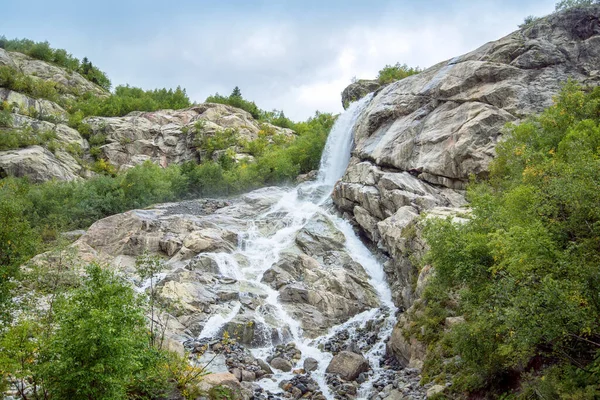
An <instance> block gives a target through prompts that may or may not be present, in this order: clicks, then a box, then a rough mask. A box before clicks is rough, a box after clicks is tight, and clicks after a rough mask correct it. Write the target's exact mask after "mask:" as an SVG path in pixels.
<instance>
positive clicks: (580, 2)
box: [555, 0, 600, 11]
mask: <svg viewBox="0 0 600 400" xmlns="http://www.w3.org/2000/svg"><path fill="white" fill-rule="evenodd" d="M599 3H600V1H598V0H561V1H559V2H558V3H556V7H555V8H556V11H564V10H568V9H569V8H575V7H589V6H591V5H594V4H599Z"/></svg>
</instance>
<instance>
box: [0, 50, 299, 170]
mask: <svg viewBox="0 0 600 400" xmlns="http://www.w3.org/2000/svg"><path fill="white" fill-rule="evenodd" d="M0 66H8V67H10V68H13V69H15V70H17V71H19V72H21V73H23V74H25V75H27V76H29V77H31V78H32V79H35V80H43V81H51V82H53V83H55V84H56V85H57V86H58V88H59V89H60V90H59V91H58V92H59V93H60V96H59V99H58V100H57V101H58V102H59V103H60V104H64V103H67V104H68V100H72V99H75V98H77V97H78V96H81V95H83V94H86V93H87V94H89V93H91V94H92V95H94V96H99V97H103V96H108V95H109V93H108V92H107V91H106V90H104V89H102V88H101V87H99V86H97V85H95V84H93V83H92V82H90V81H88V80H87V79H85V78H84V77H83V76H81V75H80V74H78V73H77V72H73V71H67V70H65V69H64V68H61V67H58V66H56V65H53V64H50V63H47V62H44V61H40V60H36V59H33V58H31V57H28V56H26V55H24V54H21V53H17V52H10V51H5V50H4V49H0ZM0 104H3V105H8V106H9V107H10V108H11V110H12V113H13V114H12V120H13V124H12V126H11V127H0V129H17V130H22V129H24V128H25V127H27V126H28V127H32V128H33V129H34V130H36V131H37V132H39V133H43V134H46V133H48V132H57V133H59V136H58V138H56V139H55V141H54V142H53V143H52V144H50V143H49V142H44V143H39V145H40V146H41V147H43V148H44V149H45V150H46V151H43V152H42V151H41V150H40V149H32V148H21V149H11V150H10V152H3V153H0V176H7V175H10V176H28V177H30V178H31V179H32V180H34V181H38V182H41V181H45V180H49V179H58V180H74V179H79V178H81V177H83V178H87V177H90V176H93V175H94V174H93V173H92V172H90V169H93V168H91V167H92V166H93V162H94V160H95V159H98V158H102V159H104V160H105V161H106V162H108V163H110V164H111V165H112V166H114V167H115V169H116V170H117V171H124V170H126V169H128V168H131V167H133V166H135V165H138V164H141V163H143V162H145V161H148V160H149V161H151V162H153V163H156V164H159V165H161V166H163V167H166V166H168V165H171V164H181V163H184V162H187V161H192V162H201V161H206V160H207V159H208V158H209V157H212V158H213V159H214V160H217V159H218V157H219V156H220V155H222V154H223V153H224V152H225V151H226V149H221V150H218V151H215V152H214V153H213V154H207V153H206V151H204V150H203V149H202V142H203V141H205V140H206V139H207V138H209V137H211V136H214V135H215V134H217V133H218V132H223V131H225V130H228V129H230V130H232V131H235V135H236V139H235V140H233V142H235V143H233V144H232V145H231V146H230V147H229V149H231V150H233V151H234V153H235V159H236V160H241V159H243V158H247V159H252V156H251V155H250V154H247V153H246V150H245V149H244V146H243V142H246V141H252V140H255V139H257V138H258V137H259V133H261V132H262V133H263V134H264V135H263V136H264V137H266V138H273V137H275V136H276V135H284V136H287V137H291V136H293V135H294V132H293V131H292V130H290V129H285V128H280V127H277V126H274V125H271V124H268V123H261V122H259V121H257V120H255V119H254V118H253V117H252V116H251V115H250V114H249V113H248V112H246V111H244V110H241V109H238V108H235V107H231V106H227V105H223V104H211V103H205V104H199V105H196V106H193V107H190V108H187V109H181V110H159V111H155V112H139V111H135V112H132V113H130V114H128V115H125V116H123V117H90V118H86V119H85V120H84V121H83V122H84V123H86V124H88V125H89V127H90V128H91V129H90V130H91V132H85V133H86V137H85V138H84V137H82V136H81V135H80V134H79V132H77V131H75V130H73V129H71V128H69V127H68V126H67V125H66V123H67V121H68V120H69V114H68V113H67V111H66V110H65V109H64V108H63V107H61V106H60V105H59V104H57V103H55V102H52V101H49V100H46V99H41V98H40V99H37V98H33V97H31V96H29V95H26V94H24V93H19V92H16V91H14V90H10V89H8V88H0ZM49 121H50V122H49ZM67 131H68V136H69V137H68V138H67V139H68V140H64V139H65V136H64V135H60V133H61V132H63V133H64V132H67ZM87 135H90V136H92V138H90V140H92V139H93V144H94V146H90V144H89V143H88V140H87V139H86V138H88V136H87ZM74 141H76V142H77V143H78V144H79V146H78V147H77V148H74V147H72V146H71V147H70V148H69V150H70V151H69V152H66V151H65V150H66V149H67V148H68V146H69V145H70V144H71V143H72V142H74ZM51 147H55V148H56V147H58V148H59V151H58V152H56V151H54V150H52V149H51ZM92 147H93V149H92ZM60 149H62V151H60ZM47 150H51V151H47ZM73 154H76V155H77V157H72V156H71V155H73Z"/></svg>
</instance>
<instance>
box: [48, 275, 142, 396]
mask: <svg viewBox="0 0 600 400" xmlns="http://www.w3.org/2000/svg"><path fill="white" fill-rule="evenodd" d="M54 307H55V310H56V311H55V319H56V325H57V328H56V330H55V332H54V333H53V336H52V338H51V340H50V341H49V344H48V348H47V349H46V352H45V353H46V354H45V359H44V361H45V362H44V364H43V365H42V366H41V368H40V370H41V371H40V375H41V376H42V379H43V382H44V383H43V385H44V388H45V389H46V390H47V391H48V392H49V393H50V395H51V397H54V398H59V399H90V398H96V399H124V398H126V392H127V387H128V384H129V382H131V381H132V376H134V375H135V373H136V372H138V371H139V370H140V358H141V356H142V355H143V354H144V353H145V352H147V351H148V349H149V346H148V338H147V335H146V332H145V330H146V328H145V324H146V322H145V318H144V314H143V309H142V307H141V303H140V302H139V299H138V298H137V296H136V294H135V292H134V290H133V289H132V288H131V287H130V285H129V284H128V283H127V282H126V281H124V280H122V279H120V278H118V277H117V276H115V275H114V274H113V273H112V272H110V271H109V270H108V269H103V268H101V267H100V266H97V265H91V266H89V267H88V268H87V276H86V277H85V278H84V280H83V282H82V285H81V287H79V288H76V289H74V290H73V291H70V292H69V293H68V295H64V296H60V297H59V298H58V299H57V300H56V301H55V305H54Z"/></svg>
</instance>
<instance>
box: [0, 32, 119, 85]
mask: <svg viewBox="0 0 600 400" xmlns="http://www.w3.org/2000/svg"><path fill="white" fill-rule="evenodd" d="M0 48H3V49H5V50H8V51H17V52H19V53H23V54H26V55H28V56H29V57H32V58H35V59H38V60H42V61H46V62H49V63H53V64H56V65H58V66H60V67H63V68H65V69H67V70H69V71H77V72H79V73H80V74H81V75H83V76H84V77H85V78H87V79H88V80H89V81H91V82H94V83H95V84H97V85H99V86H101V87H103V88H104V89H106V90H109V89H110V80H109V79H108V77H107V76H106V74H105V73H104V72H102V71H100V70H99V69H98V68H96V67H95V66H93V65H92V63H91V62H90V61H88V59H87V57H84V59H83V61H82V62H81V63H80V62H79V60H78V59H77V58H75V57H73V56H72V55H71V54H69V53H67V51H66V50H63V49H53V48H52V47H50V43H48V42H34V41H33V40H29V39H12V40H11V39H7V38H6V37H5V36H0Z"/></svg>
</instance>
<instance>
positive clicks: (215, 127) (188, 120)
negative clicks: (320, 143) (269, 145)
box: [85, 103, 294, 170]
mask: <svg viewBox="0 0 600 400" xmlns="http://www.w3.org/2000/svg"><path fill="white" fill-rule="evenodd" d="M85 122H86V123H88V124H89V125H90V126H91V128H92V131H93V133H94V134H100V135H103V136H105V137H106V144H105V145H102V146H101V147H100V151H101V153H102V156H103V157H104V158H105V159H106V160H107V161H109V162H110V163H111V164H112V165H114V166H115V167H117V169H118V170H125V169H128V168H131V167H133V166H135V165H137V164H141V163H143V162H144V161H146V160H150V161H152V162H154V163H157V164H159V165H161V166H163V167H166V166H168V165H170V164H181V163H183V162H186V161H195V162H198V161H204V160H205V159H206V158H207V157H208V155H207V154H203V153H202V152H199V151H198V150H197V147H198V142H199V141H200V140H202V138H205V137H209V136H212V135H214V134H215V133H217V132H219V131H223V130H226V129H233V130H236V131H237V133H238V135H239V138H240V139H245V140H249V141H250V140H254V139H257V138H258V134H259V132H260V131H261V130H271V131H272V133H273V134H279V135H285V136H293V135H294V132H293V131H292V130H290V129H284V128H280V127H276V126H274V125H270V124H261V123H259V122H258V121H257V120H255V119H254V118H252V116H251V115H250V113H248V112H246V111H244V110H241V109H239V108H235V107H231V106H228V105H224V104H212V103H204V104H200V105H197V106H194V107H191V108H187V109H182V110H160V111H155V112H138V111H134V112H132V113H130V114H128V115H126V116H124V117H91V118H87V119H86V120H85ZM234 151H236V153H237V156H236V158H241V157H244V156H246V157H251V156H250V155H248V154H243V150H242V149H241V148H238V147H235V148H234Z"/></svg>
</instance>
